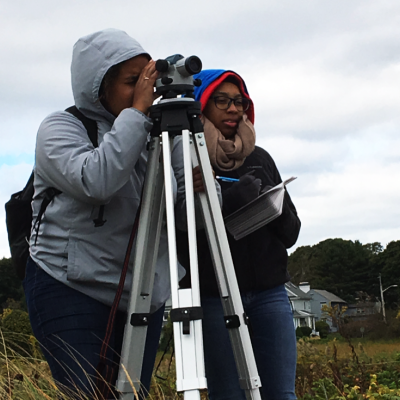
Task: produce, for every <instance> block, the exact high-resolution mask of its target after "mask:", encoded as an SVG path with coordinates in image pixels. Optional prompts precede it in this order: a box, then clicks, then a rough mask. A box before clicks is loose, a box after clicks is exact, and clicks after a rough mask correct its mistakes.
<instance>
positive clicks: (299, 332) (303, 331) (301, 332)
mask: <svg viewBox="0 0 400 400" xmlns="http://www.w3.org/2000/svg"><path fill="white" fill-rule="evenodd" d="M311 333H312V329H311V328H310V327H308V326H298V327H297V328H296V337H298V338H302V337H304V336H307V337H310V335H311Z"/></svg>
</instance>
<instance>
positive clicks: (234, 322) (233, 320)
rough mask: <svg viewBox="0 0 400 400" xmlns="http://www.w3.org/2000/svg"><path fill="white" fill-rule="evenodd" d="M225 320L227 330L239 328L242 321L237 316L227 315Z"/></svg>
mask: <svg viewBox="0 0 400 400" xmlns="http://www.w3.org/2000/svg"><path fill="white" fill-rule="evenodd" d="M224 319H225V326H226V328H227V329H234V328H239V326H240V319H239V317H238V316H237V315H236V314H234V315H225V317H224Z"/></svg>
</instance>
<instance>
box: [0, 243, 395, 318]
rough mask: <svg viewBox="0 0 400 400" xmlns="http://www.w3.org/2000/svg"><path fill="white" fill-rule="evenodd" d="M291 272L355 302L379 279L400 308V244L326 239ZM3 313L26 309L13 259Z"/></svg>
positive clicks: (374, 293) (1, 294)
mask: <svg viewBox="0 0 400 400" xmlns="http://www.w3.org/2000/svg"><path fill="white" fill-rule="evenodd" d="M288 269H289V273H290V276H291V280H292V282H293V283H294V284H295V285H298V284H299V283H300V282H308V283H309V284H310V285H311V288H312V289H323V290H327V291H329V292H332V293H334V294H336V295H337V296H339V297H341V298H342V299H343V300H345V301H347V302H349V303H353V302H356V301H357V299H359V300H361V301H362V300H369V299H372V300H373V299H374V298H377V299H379V300H380V288H379V279H378V276H379V274H381V279H382V286H383V289H385V288H387V287H389V286H390V285H398V287H395V288H391V289H390V290H388V291H386V292H385V303H386V305H387V306H388V307H392V308H400V241H393V242H390V243H389V244H388V245H387V246H386V248H384V247H383V246H382V245H381V244H380V243H378V242H375V243H367V244H362V243H361V242H359V241H358V240H356V241H351V240H343V239H327V240H324V241H321V242H319V243H317V244H315V245H313V246H301V247H298V248H297V249H296V250H295V251H294V252H293V253H292V254H291V255H290V256H289V261H288ZM0 276H1V278H0V311H1V308H7V305H8V303H9V302H10V301H11V302H12V301H14V302H20V304H21V308H24V292H23V289H22V284H21V281H20V280H19V279H18V277H17V276H16V274H15V271H14V268H13V266H12V262H11V258H3V259H1V260H0Z"/></svg>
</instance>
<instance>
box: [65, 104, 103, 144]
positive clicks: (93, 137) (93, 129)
mask: <svg viewBox="0 0 400 400" xmlns="http://www.w3.org/2000/svg"><path fill="white" fill-rule="evenodd" d="M65 111H67V112H69V113H70V114H72V115H73V116H74V117H76V118H78V119H79V121H81V122H82V124H83V126H84V127H85V129H86V131H87V134H88V136H89V139H90V141H91V142H92V144H93V146H94V147H99V143H98V141H97V123H96V121H94V120H92V119H90V118H88V117H85V116H84V115H83V114H82V113H81V112H80V111H79V110H78V108H77V107H76V106H71V107H68V108H67V109H66V110H65Z"/></svg>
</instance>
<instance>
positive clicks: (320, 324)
mask: <svg viewBox="0 0 400 400" xmlns="http://www.w3.org/2000/svg"><path fill="white" fill-rule="evenodd" d="M315 330H316V331H317V332H319V337H320V338H321V339H325V338H327V337H328V333H329V325H328V324H327V323H326V322H325V321H317V322H316V323H315Z"/></svg>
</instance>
